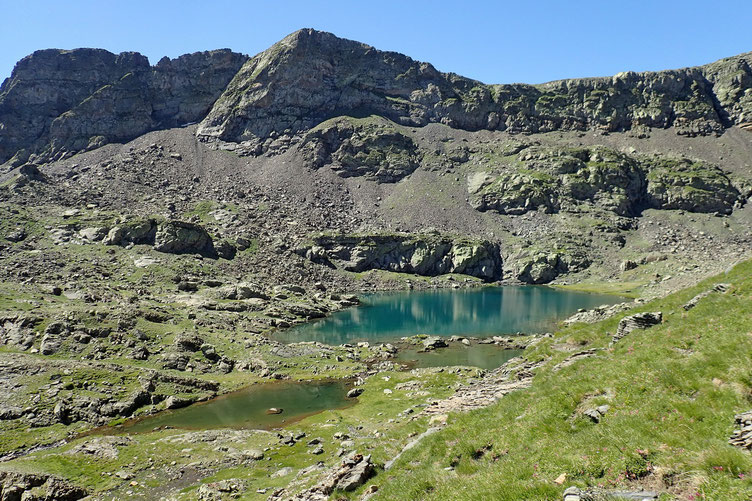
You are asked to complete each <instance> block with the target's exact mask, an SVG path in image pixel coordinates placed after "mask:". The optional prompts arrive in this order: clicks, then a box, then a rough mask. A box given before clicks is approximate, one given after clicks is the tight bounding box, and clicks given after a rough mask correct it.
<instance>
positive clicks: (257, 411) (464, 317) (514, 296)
mask: <svg viewBox="0 0 752 501" xmlns="http://www.w3.org/2000/svg"><path fill="white" fill-rule="evenodd" d="M621 301H622V298H619V297H617V296H613V295H603V294H591V293H583V292H574V291H567V290H562V289H555V288H551V287H544V286H502V287H479V288H471V289H439V290H428V291H402V292H382V293H372V294H366V295H362V296H361V304H360V305H359V306H357V307H353V308H349V309H346V310H342V311H339V312H336V313H334V314H332V315H330V316H329V317H327V318H324V319H321V320H317V321H312V322H309V323H306V324H301V325H299V326H296V327H294V328H291V329H288V330H286V331H283V332H278V333H276V334H275V335H274V337H275V339H276V340H278V341H281V342H285V343H293V342H302V341H318V342H321V343H325V344H330V345H338V344H345V343H357V342H364V341H365V342H369V343H399V342H400V338H402V337H408V336H414V335H416V334H427V335H431V336H442V337H450V336H460V337H469V338H487V337H490V336H513V335H516V334H520V333H524V334H535V333H544V332H547V331H550V330H552V329H554V328H555V326H556V324H557V322H559V321H561V320H562V319H564V318H567V317H568V316H570V315H572V314H573V313H575V312H576V311H578V310H579V309H581V308H584V309H590V308H594V307H596V306H599V305H603V304H615V303H618V302H621ZM521 353H522V351H521V350H509V349H503V348H500V347H498V346H496V345H494V344H485V343H479V342H471V343H470V344H469V345H466V344H462V343H451V344H450V346H449V347H446V348H440V349H436V350H430V351H422V350H421V349H419V347H414V346H407V347H404V348H403V349H400V351H399V352H398V353H397V355H396V356H395V357H394V359H393V360H394V361H395V362H398V363H402V364H405V365H407V366H408V367H410V368H417V367H445V366H458V365H462V366H474V367H479V368H482V369H494V368H497V367H499V366H501V365H502V364H504V363H505V362H506V361H507V360H509V359H511V358H512V357H515V356H519V355H520V354H521ZM349 385H350V382H348V381H300V382H293V381H275V382H270V383H265V384H257V385H253V386H250V387H248V388H245V389H243V390H240V391H236V392H233V393H230V394H227V395H223V396H220V397H217V398H215V399H212V400H209V401H207V402H201V403H198V404H194V405H191V406H189V407H185V408H182V409H175V410H166V411H163V412H160V413H158V414H155V415H153V416H149V417H146V418H142V419H137V420H133V421H129V422H126V423H124V424H123V425H121V426H118V427H116V428H115V429H113V430H112V431H115V432H116V433H123V432H125V433H143V432H148V431H151V430H153V429H155V428H158V427H162V428H164V427H173V428H181V429H212V428H261V429H272V428H279V427H283V426H285V425H286V424H289V423H292V422H294V421H297V420H300V419H303V418H305V417H306V416H309V415H311V414H315V413H317V412H320V411H323V410H326V409H338V408H345V407H348V406H350V405H353V404H354V403H356V400H355V399H351V398H347V397H346V394H347V391H348V386H349ZM270 409H276V410H280V411H281V412H279V413H275V411H272V412H270Z"/></svg>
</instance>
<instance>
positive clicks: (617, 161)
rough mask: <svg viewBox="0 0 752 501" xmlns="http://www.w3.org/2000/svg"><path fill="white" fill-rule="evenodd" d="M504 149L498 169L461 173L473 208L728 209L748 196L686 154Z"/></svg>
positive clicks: (723, 211)
mask: <svg viewBox="0 0 752 501" xmlns="http://www.w3.org/2000/svg"><path fill="white" fill-rule="evenodd" d="M513 151H514V150H513ZM504 153H505V152H503V151H502V152H500V153H499V157H500V158H498V160H497V161H498V163H497V165H496V169H500V170H501V172H497V173H491V172H485V173H484V172H476V173H473V174H471V175H470V176H469V177H468V193H469V196H470V199H469V200H470V204H471V205H472V206H473V207H474V208H475V209H477V210H479V211H482V212H485V211H489V210H490V211H494V212H498V213H499V214H511V215H520V214H524V213H526V212H529V211H534V210H543V211H545V212H547V213H556V212H559V211H578V210H580V209H581V208H583V207H584V206H590V207H593V206H594V207H595V208H598V209H604V210H607V211H611V212H614V213H616V214H617V215H620V216H636V215H639V214H640V213H641V212H642V211H643V210H644V209H648V208H656V209H683V210H687V211H690V212H710V213H713V212H718V213H721V214H730V213H731V212H732V210H733V208H734V206H735V205H736V204H742V203H744V202H745V201H746V199H747V197H748V196H749V193H748V191H749V190H748V189H746V188H742V187H741V186H737V184H740V183H737V184H735V180H733V179H732V178H731V177H730V174H728V173H726V172H724V171H723V170H721V169H720V168H719V167H716V166H714V165H710V164H708V163H705V162H700V161H696V160H690V159H687V158H667V157H647V158H640V157H635V156H630V155H627V154H625V153H622V152H618V151H615V150H613V149H610V148H605V147H592V148H552V147H538V146H534V147H529V148H524V149H522V151H520V152H519V153H517V154H506V155H505V154H504ZM585 208H586V207H585Z"/></svg>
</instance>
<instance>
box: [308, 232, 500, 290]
mask: <svg viewBox="0 0 752 501" xmlns="http://www.w3.org/2000/svg"><path fill="white" fill-rule="evenodd" d="M296 252H297V253H298V254H299V255H301V256H304V257H306V258H308V259H310V260H311V261H313V262H316V263H320V264H327V265H329V266H335V265H336V266H338V267H341V268H343V269H344V270H346V271H353V272H362V271H367V270H386V271H394V272H399V273H415V274H417V275H425V276H437V275H443V274H447V273H459V274H464V275H470V276H474V277H478V278H482V279H483V280H486V281H493V280H499V279H500V278H501V274H502V259H501V254H500V250H499V246H498V244H494V243H491V242H488V241H486V240H468V239H460V238H453V237H448V236H440V235H417V236H416V235H407V234H374V235H352V236H333V235H322V236H319V237H316V238H315V239H314V241H313V243H312V244H311V245H308V246H305V247H302V248H300V249H297V251H296Z"/></svg>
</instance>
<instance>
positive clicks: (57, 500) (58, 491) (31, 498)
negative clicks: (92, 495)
mask: <svg viewBox="0 0 752 501" xmlns="http://www.w3.org/2000/svg"><path fill="white" fill-rule="evenodd" d="M87 495H88V492H87V491H86V490H85V489H82V488H81V487H76V486H74V485H71V484H69V483H68V482H65V481H64V480H61V479H59V478H57V477H53V476H50V475H45V474H32V473H16V472H0V499H3V500H6V499H7V500H8V501H11V500H16V499H18V500H21V499H23V500H24V501H36V500H39V501H41V500H54V501H77V500H79V499H82V498H84V497H86V496H87Z"/></svg>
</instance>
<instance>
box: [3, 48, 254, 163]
mask: <svg viewBox="0 0 752 501" xmlns="http://www.w3.org/2000/svg"><path fill="white" fill-rule="evenodd" d="M245 60H246V57H245V56H243V55H241V54H237V53H234V52H231V51H229V50H218V51H210V52H197V53H195V54H187V55H184V56H181V57H179V58H177V59H174V60H170V59H168V58H163V59H162V60H161V61H160V62H159V63H158V64H157V65H156V66H153V67H152V66H150V65H149V61H148V60H147V59H146V57H144V56H142V55H141V54H138V53H135V52H124V53H122V54H112V53H110V52H108V51H105V50H101V49H76V50H70V51H65V50H56V49H49V50H41V51H37V52H35V53H33V54H31V55H30V56H28V57H25V58H24V59H22V60H21V61H19V63H18V64H17V65H16V67H15V68H14V70H13V74H12V75H11V77H10V78H9V79H7V80H6V81H5V82H3V84H2V87H0V131H2V133H1V134H0V162H5V161H7V160H8V159H11V158H12V159H13V163H14V164H18V163H23V162H25V161H27V160H29V159H30V158H31V159H32V160H35V161H37V162H40V161H46V160H50V159H54V158H58V157H60V156H62V155H64V154H66V153H72V152H77V151H81V150H85V149H91V148H95V147H98V146H102V145H104V144H106V143H110V142H118V141H126V140H130V139H133V138H135V137H138V136H139V135H141V134H144V133H145V132H148V131H150V130H155V129H162V128H170V127H177V126H179V125H182V124H185V123H188V122H196V121H199V120H201V119H203V118H204V117H205V116H206V114H207V113H208V111H209V108H210V107H211V106H212V104H213V103H214V101H215V100H216V99H217V97H218V96H219V95H220V93H221V92H222V91H223V90H224V89H225V87H226V86H227V83H228V82H229V81H230V79H231V78H232V77H233V76H234V75H235V73H236V72H237V70H238V69H239V68H240V67H241V65H242V64H243V63H244V62H245Z"/></svg>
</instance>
